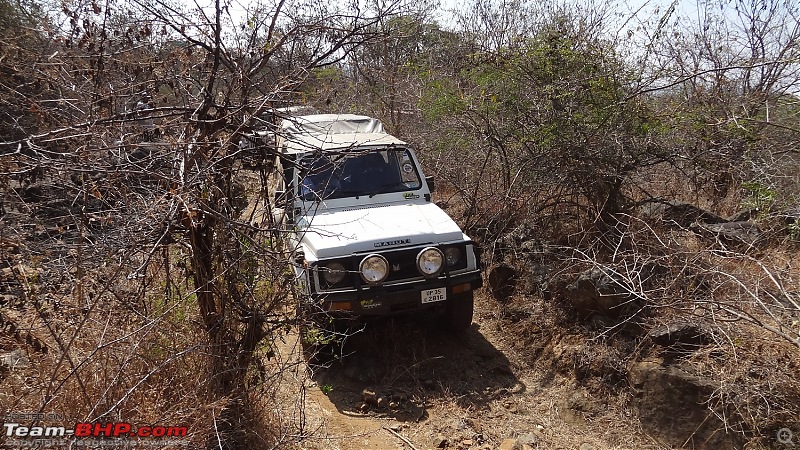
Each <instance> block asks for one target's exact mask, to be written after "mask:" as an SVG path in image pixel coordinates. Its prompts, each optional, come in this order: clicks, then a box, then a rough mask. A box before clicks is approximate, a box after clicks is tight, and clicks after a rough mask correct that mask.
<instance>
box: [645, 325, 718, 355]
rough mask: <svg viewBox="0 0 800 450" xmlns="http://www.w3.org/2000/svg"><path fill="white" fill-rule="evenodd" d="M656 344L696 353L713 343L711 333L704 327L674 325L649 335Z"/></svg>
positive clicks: (656, 330) (661, 328)
mask: <svg viewBox="0 0 800 450" xmlns="http://www.w3.org/2000/svg"><path fill="white" fill-rule="evenodd" d="M648 336H649V337H650V340H651V341H653V343H654V344H656V345H660V346H662V347H668V348H671V349H672V350H677V351H694V350H697V349H698V348H700V347H702V346H703V345H707V344H708V343H709V342H710V341H711V337H710V336H709V331H708V330H707V329H706V328H705V327H703V326H702V325H698V324H692V323H673V324H670V325H666V326H663V327H658V328H655V329H653V330H652V331H650V333H649V334H648Z"/></svg>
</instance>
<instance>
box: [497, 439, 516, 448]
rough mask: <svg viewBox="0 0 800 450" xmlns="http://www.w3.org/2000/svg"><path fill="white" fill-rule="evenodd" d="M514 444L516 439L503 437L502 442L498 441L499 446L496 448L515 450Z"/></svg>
mask: <svg viewBox="0 0 800 450" xmlns="http://www.w3.org/2000/svg"><path fill="white" fill-rule="evenodd" d="M516 446H517V440H516V439H503V442H501V443H500V446H499V447H497V450H515V447H516Z"/></svg>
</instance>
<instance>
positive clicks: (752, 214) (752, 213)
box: [728, 208, 761, 222]
mask: <svg viewBox="0 0 800 450" xmlns="http://www.w3.org/2000/svg"><path fill="white" fill-rule="evenodd" d="M760 213H761V210H759V209H758V208H751V209H745V210H743V211H739V212H737V213H736V214H734V215H732V216H730V217H729V218H728V222H743V221H746V220H753V219H755V218H757V217H758V215H759V214H760Z"/></svg>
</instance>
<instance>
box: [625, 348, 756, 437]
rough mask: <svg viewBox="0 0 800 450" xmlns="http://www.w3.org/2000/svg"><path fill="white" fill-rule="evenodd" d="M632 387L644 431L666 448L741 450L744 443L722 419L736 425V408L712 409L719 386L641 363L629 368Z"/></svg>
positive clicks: (676, 369)
mask: <svg viewBox="0 0 800 450" xmlns="http://www.w3.org/2000/svg"><path fill="white" fill-rule="evenodd" d="M628 380H629V382H630V385H631V386H633V387H634V388H636V389H637V390H638V391H639V392H638V394H639V395H638V399H637V401H636V406H637V408H638V410H639V421H640V423H641V425H642V429H643V430H644V431H645V432H646V433H647V434H650V435H653V436H654V437H656V438H657V439H658V440H659V441H662V442H663V443H664V445H665V446H672V447H677V448H693V449H697V450H701V449H708V450H712V449H719V448H725V449H741V448H742V446H743V442H742V441H743V439H742V437H741V435H739V434H736V433H734V432H730V433H729V434H726V432H725V430H726V429H728V428H727V427H726V426H725V424H724V423H723V422H722V421H721V420H720V419H719V417H725V418H726V419H727V420H728V421H734V423H736V421H737V420H739V419H738V415H737V413H736V412H735V411H734V408H733V407H729V408H727V409H723V408H724V406H719V405H714V406H710V405H709V403H708V401H709V399H711V397H712V395H714V393H715V392H716V390H717V389H718V388H719V383H717V382H715V381H713V380H711V379H708V378H704V377H699V376H696V375H692V374H690V373H688V372H686V371H684V370H683V369H682V368H680V367H678V366H666V367H665V366H662V365H661V364H658V363H657V362H654V361H642V362H639V363H637V364H634V365H633V366H631V367H630V369H629V372H628Z"/></svg>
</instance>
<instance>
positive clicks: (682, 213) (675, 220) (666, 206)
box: [639, 201, 726, 228]
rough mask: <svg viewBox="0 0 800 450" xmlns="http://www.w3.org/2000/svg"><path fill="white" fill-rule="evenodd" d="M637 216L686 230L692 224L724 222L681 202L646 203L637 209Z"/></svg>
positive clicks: (696, 207)
mask: <svg viewBox="0 0 800 450" xmlns="http://www.w3.org/2000/svg"><path fill="white" fill-rule="evenodd" d="M639 215H640V216H642V217H643V218H645V219H651V220H657V219H660V220H661V221H662V222H664V223H666V224H672V225H677V226H679V227H681V228H686V227H688V226H689V225H691V224H693V223H694V222H703V223H723V222H726V220H725V219H724V218H722V217H720V216H718V215H716V214H714V213H712V212H710V211H706V210H705V209H703V208H700V207H698V206H695V205H692V204H691V203H683V202H670V201H661V202H648V203H645V204H644V205H643V206H641V207H640V208H639Z"/></svg>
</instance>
